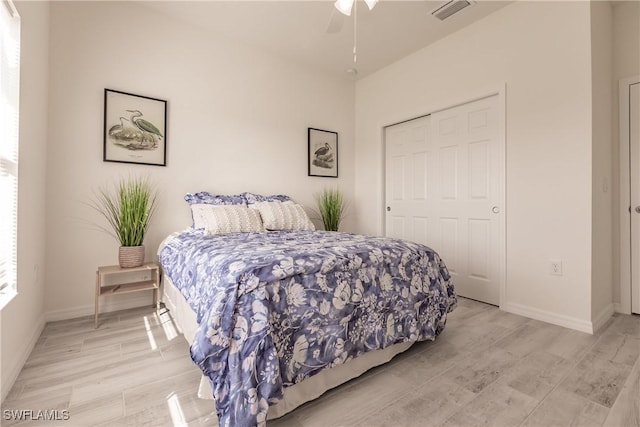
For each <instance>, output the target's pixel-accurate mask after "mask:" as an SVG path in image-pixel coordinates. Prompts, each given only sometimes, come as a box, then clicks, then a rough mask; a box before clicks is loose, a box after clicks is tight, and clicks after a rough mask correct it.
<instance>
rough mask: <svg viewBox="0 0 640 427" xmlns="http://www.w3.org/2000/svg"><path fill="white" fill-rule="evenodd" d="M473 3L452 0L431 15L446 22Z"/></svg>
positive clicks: (464, 0) (466, 0) (467, 0)
mask: <svg viewBox="0 0 640 427" xmlns="http://www.w3.org/2000/svg"><path fill="white" fill-rule="evenodd" d="M471 3H472V2H471V1H469V0H452V1H449V2H446V3H445V4H443V5H442V6H440V7H439V8H437V9H436V10H434V11H433V12H431V14H432V15H433V16H435V17H436V18H438V19H439V20H441V21H444V20H445V19H447V18H448V17H450V16H451V15H453V14H456V13H458V12H460V11H461V10H462V9H464V8H465V7H467V6H471Z"/></svg>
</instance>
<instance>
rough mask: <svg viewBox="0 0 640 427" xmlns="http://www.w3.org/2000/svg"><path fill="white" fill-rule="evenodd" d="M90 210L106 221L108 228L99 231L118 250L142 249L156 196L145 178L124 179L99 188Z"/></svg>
mask: <svg viewBox="0 0 640 427" xmlns="http://www.w3.org/2000/svg"><path fill="white" fill-rule="evenodd" d="M90 206H91V207H92V208H94V209H95V210H96V211H98V212H99V213H100V214H101V215H102V216H103V217H104V218H105V219H106V220H107V224H108V226H106V227H104V226H100V225H98V228H99V229H100V230H102V231H104V232H105V233H107V234H109V235H111V236H113V237H114V238H115V239H116V240H118V241H119V242H120V246H142V242H143V241H144V237H145V235H146V233H147V229H148V227H149V222H150V221H151V218H152V217H153V215H154V213H155V211H156V208H157V192H156V190H155V189H154V188H153V186H152V185H151V183H150V182H149V180H148V179H146V178H140V177H128V178H123V179H121V180H120V182H119V183H118V184H116V185H113V186H111V187H103V188H100V189H99V190H98V191H97V192H96V194H95V198H94V200H93V201H92V202H91V203H90Z"/></svg>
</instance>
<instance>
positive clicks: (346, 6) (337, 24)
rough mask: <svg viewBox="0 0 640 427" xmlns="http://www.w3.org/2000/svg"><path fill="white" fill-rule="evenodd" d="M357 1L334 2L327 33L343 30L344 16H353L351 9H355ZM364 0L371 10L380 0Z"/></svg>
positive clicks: (339, 0)
mask: <svg viewBox="0 0 640 427" xmlns="http://www.w3.org/2000/svg"><path fill="white" fill-rule="evenodd" d="M355 2H356V0H336V2H335V3H334V4H333V5H334V6H335V8H334V9H333V13H332V14H331V18H330V19H329V25H327V31H326V32H327V33H330V34H331V33H338V32H340V30H342V26H343V25H344V17H345V16H351V9H353V5H354V3H355ZM364 2H365V3H366V4H367V7H368V8H369V10H373V8H374V7H375V6H376V4H377V3H378V0H364ZM356 7H357V6H356Z"/></svg>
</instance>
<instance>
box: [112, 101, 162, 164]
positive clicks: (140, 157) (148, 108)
mask: <svg viewBox="0 0 640 427" xmlns="http://www.w3.org/2000/svg"><path fill="white" fill-rule="evenodd" d="M103 135H104V138H103V143H104V144H103V158H102V160H103V161H105V162H117V163H136V164H140V165H151V166H166V165H167V101H165V100H163V99H157V98H151V97H149V96H142V95H135V94H133V93H127V92H121V91H119V90H113V89H105V90H104V134H103Z"/></svg>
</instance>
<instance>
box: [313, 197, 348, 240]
mask: <svg viewBox="0 0 640 427" xmlns="http://www.w3.org/2000/svg"><path fill="white" fill-rule="evenodd" d="M316 201H317V203H318V209H319V211H320V217H321V218H322V223H323V224H324V229H325V230H327V231H338V229H339V228H340V223H341V222H342V219H343V217H344V213H345V211H346V207H347V206H346V203H345V200H344V194H343V193H342V190H339V189H337V188H325V189H324V190H322V191H321V192H320V193H319V194H318V195H317V197H316Z"/></svg>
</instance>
